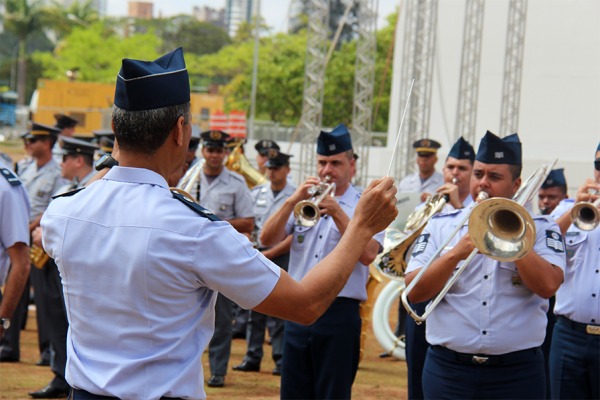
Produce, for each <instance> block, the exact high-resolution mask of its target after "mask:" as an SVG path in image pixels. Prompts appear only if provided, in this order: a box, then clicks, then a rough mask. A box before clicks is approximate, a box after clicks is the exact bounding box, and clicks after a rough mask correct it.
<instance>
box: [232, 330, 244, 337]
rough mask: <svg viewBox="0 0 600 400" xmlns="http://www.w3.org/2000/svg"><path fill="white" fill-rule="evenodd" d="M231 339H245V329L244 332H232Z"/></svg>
mask: <svg viewBox="0 0 600 400" xmlns="http://www.w3.org/2000/svg"><path fill="white" fill-rule="evenodd" d="M231 338H232V339H246V331H244V332H233V334H232V335H231Z"/></svg>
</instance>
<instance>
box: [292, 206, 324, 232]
mask: <svg viewBox="0 0 600 400" xmlns="http://www.w3.org/2000/svg"><path fill="white" fill-rule="evenodd" d="M294 216H295V217H296V219H297V221H298V223H299V224H300V225H302V226H307V227H311V226H315V225H316V224H317V222H319V218H321V212H320V211H319V207H318V205H317V204H315V203H314V202H312V201H310V200H302V201H300V202H298V204H296V205H295V206H294Z"/></svg>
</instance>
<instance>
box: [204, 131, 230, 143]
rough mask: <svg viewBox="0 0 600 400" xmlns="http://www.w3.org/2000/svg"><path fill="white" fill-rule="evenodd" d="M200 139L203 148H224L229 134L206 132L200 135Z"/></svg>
mask: <svg viewBox="0 0 600 400" xmlns="http://www.w3.org/2000/svg"><path fill="white" fill-rule="evenodd" d="M200 137H201V138H202V146H205V147H225V144H226V143H227V142H228V141H229V134H227V133H225V132H223V131H217V130H212V131H206V132H202V133H201V134H200Z"/></svg>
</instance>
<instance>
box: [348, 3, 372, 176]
mask: <svg viewBox="0 0 600 400" xmlns="http://www.w3.org/2000/svg"><path fill="white" fill-rule="evenodd" d="M356 3H357V4H358V10H359V18H358V32H357V33H358V40H357V45H356V66H355V71H354V102H353V106H352V144H353V146H354V151H355V153H356V154H358V155H359V161H358V163H357V168H356V176H355V179H354V182H355V183H356V184H357V185H365V184H366V182H365V180H366V178H367V176H368V166H369V163H368V160H369V146H370V145H371V135H372V133H371V128H372V124H373V120H372V118H373V87H374V82H375V56H376V54H377V48H376V46H377V41H376V33H377V13H376V10H377V3H378V0H356Z"/></svg>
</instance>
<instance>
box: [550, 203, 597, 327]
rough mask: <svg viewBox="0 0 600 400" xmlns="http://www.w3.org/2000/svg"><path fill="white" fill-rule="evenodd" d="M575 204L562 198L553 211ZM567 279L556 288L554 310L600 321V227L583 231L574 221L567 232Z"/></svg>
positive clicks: (560, 211) (587, 320) (574, 318)
mask: <svg viewBox="0 0 600 400" xmlns="http://www.w3.org/2000/svg"><path fill="white" fill-rule="evenodd" d="M573 204H575V202H574V200H573V199H564V200H562V201H561V202H560V203H559V205H558V206H557V207H556V209H555V210H554V211H553V212H552V214H551V215H552V216H553V217H556V218H558V217H560V216H561V215H562V214H564V213H565V212H566V211H568V210H570V209H571V208H572V207H573ZM565 245H566V253H567V267H566V269H565V280H564V282H563V284H562V285H561V286H560V288H559V289H558V292H556V305H555V306H554V314H556V315H562V316H564V317H567V318H569V319H570V320H572V321H576V322H581V323H583V324H592V325H600V228H596V229H594V230H592V231H588V232H586V231H582V230H581V229H578V228H577V227H576V226H575V225H573V224H571V226H569V229H568V230H567V233H566V234H565Z"/></svg>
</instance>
